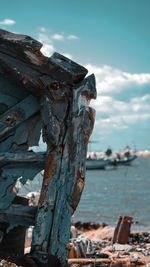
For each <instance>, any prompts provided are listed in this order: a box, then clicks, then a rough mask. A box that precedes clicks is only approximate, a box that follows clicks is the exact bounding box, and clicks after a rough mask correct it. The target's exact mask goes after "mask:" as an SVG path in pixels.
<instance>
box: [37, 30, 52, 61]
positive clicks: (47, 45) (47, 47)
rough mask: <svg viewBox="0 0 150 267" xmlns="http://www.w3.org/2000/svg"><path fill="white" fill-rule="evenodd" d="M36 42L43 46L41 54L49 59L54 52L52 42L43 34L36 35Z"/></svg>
mask: <svg viewBox="0 0 150 267" xmlns="http://www.w3.org/2000/svg"><path fill="white" fill-rule="evenodd" d="M38 41H39V42H41V43H42V44H43V46H42V48H41V52H42V53H43V54H44V56H46V57H50V56H51V55H52V54H53V53H54V52H55V48H54V45H53V43H52V40H51V38H50V37H49V36H48V35H47V34H45V33H43V32H42V33H39V34H38Z"/></svg>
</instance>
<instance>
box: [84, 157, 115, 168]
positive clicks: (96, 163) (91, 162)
mask: <svg viewBox="0 0 150 267" xmlns="http://www.w3.org/2000/svg"><path fill="white" fill-rule="evenodd" d="M109 162H110V159H107V158H98V159H94V158H88V159H87V161H86V169H87V170H98V169H99V170H102V169H103V170H104V169H105V167H106V165H108V164H109Z"/></svg>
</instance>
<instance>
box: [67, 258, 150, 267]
mask: <svg viewBox="0 0 150 267" xmlns="http://www.w3.org/2000/svg"><path fill="white" fill-rule="evenodd" d="M68 263H69V264H74V265H75V266H86V265H87V266H89V265H88V264H93V266H114V267H120V266H142V265H144V266H146V263H147V262H146V261H145V260H143V259H130V258H127V259H69V260H68Z"/></svg>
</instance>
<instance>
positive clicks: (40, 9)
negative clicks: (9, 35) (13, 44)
mask: <svg viewBox="0 0 150 267" xmlns="http://www.w3.org/2000/svg"><path fill="white" fill-rule="evenodd" d="M149 11H150V1H149V0H126V1H123V0H76V1H75V0H74V1H73V0H61V1H60V0H55V1H50V0H49V1H48V0H45V1H44V0H43V1H39V0H31V1H20V0H13V1H9V0H1V2H0V27H1V28H3V29H6V30H8V31H12V32H16V33H22V34H27V35H30V36H32V37H33V38H36V39H37V40H39V41H41V42H42V43H43V48H42V52H43V53H44V54H45V55H47V56H50V55H51V54H52V53H53V52H55V51H57V52H59V53H62V54H64V55H66V56H68V57H70V58H72V59H73V60H74V61H76V62H78V63H80V64H82V65H84V66H85V67H87V68H88V70H89V73H92V72H94V74H95V76H96V82H97V92H98V97H97V100H96V101H92V102H91V105H92V106H93V107H94V108H95V109H96V122H95V128H94V132H93V135H92V138H91V139H92V140H95V141H98V142H97V143H95V144H93V145H92V150H97V151H98V150H104V149H105V148H106V147H107V146H111V147H112V148H113V149H114V150H118V149H119V150H120V149H121V148H122V147H123V146H124V145H126V144H129V145H130V146H131V147H132V148H133V144H134V143H135V144H136V148H137V149H138V150H145V149H149V150H150V142H149V133H150V34H149V28H150V16H149Z"/></svg>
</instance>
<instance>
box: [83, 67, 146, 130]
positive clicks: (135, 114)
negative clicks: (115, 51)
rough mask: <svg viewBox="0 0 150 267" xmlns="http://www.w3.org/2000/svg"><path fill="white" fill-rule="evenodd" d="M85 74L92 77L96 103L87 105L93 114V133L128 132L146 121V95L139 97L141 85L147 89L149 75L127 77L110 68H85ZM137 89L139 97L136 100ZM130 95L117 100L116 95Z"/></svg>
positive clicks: (128, 75) (123, 73)
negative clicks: (90, 74) (91, 107)
mask: <svg viewBox="0 0 150 267" xmlns="http://www.w3.org/2000/svg"><path fill="white" fill-rule="evenodd" d="M86 68H87V69H88V70H89V73H94V74H95V76H96V87H97V93H98V94H97V95H98V96H97V99H96V101H92V102H91V105H92V106H93V107H94V108H95V110H96V123H95V131H96V132H97V133H98V132H101V131H102V132H103V133H104V134H105V133H106V132H107V131H109V132H110V131H111V132H112V131H113V129H114V130H115V131H116V130H119V129H128V128H131V127H133V126H134V125H142V123H144V121H145V122H147V123H148V121H150V94H149V93H146V94H145V93H144V91H143V95H142V88H143V86H144V85H145V84H147V85H149V86H150V73H139V74H131V73H127V72H123V71H121V70H119V69H114V68H112V67H110V66H102V67H98V66H93V65H91V64H88V65H86ZM137 87H138V88H140V89H141V91H140V94H141V96H137V94H138V91H137V90H135V89H136V88H137ZM127 89H129V90H130V91H131V90H132V91H133V94H132V97H129V98H128V97H125V98H124V97H121V100H118V98H117V95H116V92H117V93H118V92H119V93H120V95H126V94H128V92H129V91H127Z"/></svg>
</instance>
